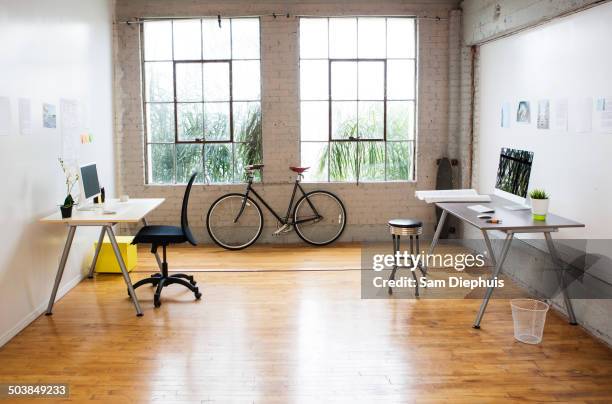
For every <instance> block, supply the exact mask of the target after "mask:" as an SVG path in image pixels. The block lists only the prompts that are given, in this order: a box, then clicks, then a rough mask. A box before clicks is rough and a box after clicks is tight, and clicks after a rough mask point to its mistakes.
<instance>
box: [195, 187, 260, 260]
mask: <svg viewBox="0 0 612 404" xmlns="http://www.w3.org/2000/svg"><path fill="white" fill-rule="evenodd" d="M244 198H245V196H244V195H243V194H227V195H223V196H222V197H221V198H219V199H217V200H216V201H215V202H214V203H213V204H212V205H211V207H210V209H209V210H208V215H207V216H206V228H207V229H208V234H209V235H210V238H212V240H213V241H214V242H215V244H217V245H218V246H220V247H223V248H225V249H228V250H241V249H243V248H246V247H248V246H250V245H251V244H253V243H254V242H255V241H256V240H257V239H258V238H259V236H260V234H261V231H262V230H263V214H262V213H261V208H260V207H259V206H258V205H257V203H255V201H254V200H252V199H251V198H249V197H247V201H246V204H245V205H244V210H243V211H242V213H240V209H241V208H242V204H243V202H244Z"/></svg>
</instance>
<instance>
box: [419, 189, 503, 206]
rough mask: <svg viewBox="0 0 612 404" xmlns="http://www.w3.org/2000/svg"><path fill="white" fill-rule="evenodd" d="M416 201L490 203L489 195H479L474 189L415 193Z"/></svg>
mask: <svg viewBox="0 0 612 404" xmlns="http://www.w3.org/2000/svg"><path fill="white" fill-rule="evenodd" d="M414 195H415V196H416V197H417V199H419V200H422V201H425V202H427V203H436V202H490V201H491V197H490V196H489V195H479V194H478V192H476V190H475V189H445V190H436V191H416V192H415V193H414Z"/></svg>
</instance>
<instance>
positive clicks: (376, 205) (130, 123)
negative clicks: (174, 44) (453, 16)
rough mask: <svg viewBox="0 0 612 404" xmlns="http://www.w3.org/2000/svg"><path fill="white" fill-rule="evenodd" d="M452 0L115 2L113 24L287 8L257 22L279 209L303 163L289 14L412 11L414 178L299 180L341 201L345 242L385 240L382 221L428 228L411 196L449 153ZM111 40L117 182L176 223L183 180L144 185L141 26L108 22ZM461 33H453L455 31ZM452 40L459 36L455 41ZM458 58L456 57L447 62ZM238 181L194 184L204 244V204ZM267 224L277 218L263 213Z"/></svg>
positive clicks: (267, 190) (268, 186) (266, 187)
mask: <svg viewBox="0 0 612 404" xmlns="http://www.w3.org/2000/svg"><path fill="white" fill-rule="evenodd" d="M451 3H454V2H452V1H451V2H445V1H434V2H431V3H429V4H424V3H423V2H414V3H413V2H410V1H399V0H393V1H391V0H384V1H379V2H370V1H363V0H361V1H351V2H345V1H341V0H336V1H330V2H323V1H301V2H280V1H269V2H247V1H242V0H241V1H231V2H222V1H215V2H201V1H179V0H157V1H154V0H129V1H128V0H117V6H116V7H117V9H116V16H117V17H116V18H117V20H118V21H121V20H126V19H130V18H133V17H153V16H164V17H171V16H214V15H217V14H218V13H221V15H222V16H245V15H258V14H271V13H272V12H275V13H277V14H284V13H287V12H289V13H290V14H291V15H292V17H290V18H286V17H284V16H282V17H280V16H279V17H277V18H273V17H272V16H265V17H262V19H261V45H262V47H261V56H262V70H261V72H262V73H261V74H262V112H263V121H262V125H263V147H264V164H265V165H266V168H265V172H264V174H265V183H264V184H262V185H258V186H257V187H258V188H257V190H258V192H259V190H260V189H261V190H262V192H261V195H262V196H264V197H265V198H266V200H267V201H268V202H269V203H270V204H271V206H272V207H274V208H275V209H278V210H279V211H284V210H285V209H286V204H287V202H288V198H289V197H290V191H291V186H292V184H291V182H292V180H293V176H292V175H291V174H292V173H291V172H290V171H289V170H288V168H287V167H288V166H289V165H297V164H299V161H300V142H299V139H300V133H299V127H300V122H299V103H298V91H299V72H298V57H299V53H298V52H299V49H298V35H297V33H298V18H296V17H294V16H295V15H321V16H337V15H416V16H421V17H425V16H427V17H435V16H439V17H441V19H440V20H437V19H435V18H422V19H419V24H418V25H419V71H418V75H419V83H418V89H419V90H418V143H417V182H416V183H362V184H360V185H358V186H357V185H355V184H305V186H304V187H305V189H307V190H311V189H315V188H320V189H326V190H329V191H332V192H334V193H336V194H337V195H338V196H339V197H340V198H341V199H342V200H343V202H344V203H345V205H346V208H347V212H348V225H347V229H346V231H345V233H344V235H343V237H342V240H345V241H349V240H372V239H381V238H386V237H387V232H386V226H385V224H386V222H387V220H389V219H390V218H393V217H415V218H419V219H422V220H423V221H424V222H425V223H426V228H425V232H426V233H432V232H433V226H434V224H433V222H434V212H433V208H432V207H430V206H427V205H425V204H423V203H421V202H418V201H416V200H415V198H414V191H415V190H416V189H429V188H432V187H434V185H435V173H436V159H437V158H439V157H442V156H445V155H447V151H448V144H449V142H448V137H449V121H448V119H449V118H448V116H449V21H448V12H449V10H450V9H451V8H452V5H451ZM115 30H116V31H115V43H116V52H115V53H116V57H115V61H116V66H115V70H116V73H115V75H116V82H115V89H116V92H115V93H116V100H115V109H116V127H115V131H116V142H117V157H118V158H117V173H118V178H117V185H118V189H119V190H120V191H119V192H120V193H127V194H129V195H130V196H131V197H164V198H166V202H165V203H164V204H163V205H162V206H161V207H160V208H159V209H157V210H156V211H155V212H154V214H153V215H152V216H151V218H150V222H151V223H167V224H178V221H179V214H180V203H181V200H182V197H183V191H184V187H183V186H160V185H146V184H145V167H144V164H145V163H144V152H145V148H144V140H143V139H144V134H143V116H142V99H141V98H142V97H141V95H142V90H141V80H140V73H141V72H140V69H141V64H140V50H139V27H138V25H126V24H120V23H118V24H115ZM454 35H455V36H458V35H459V32H457V33H456V34H454ZM453 40H454V41H456V38H454V39H453ZM453 63H454V64H456V63H457V60H456V59H454V60H453ZM242 188H243V186H241V185H223V186H217V185H196V186H194V189H193V191H192V194H191V195H192V196H191V200H190V209H189V210H190V224H191V225H192V226H193V227H194V231H195V233H196V235H197V237H198V238H199V239H200V240H201V241H204V242H209V238H208V235H207V234H205V233H206V232H205V230H204V216H205V214H206V212H207V210H208V208H209V206H210V204H211V203H212V202H213V201H214V200H215V199H216V198H218V197H219V196H220V195H222V194H223V193H226V192H230V191H232V192H235V191H238V190H241V189H242ZM265 220H266V225H267V226H270V227H273V226H275V222H274V220H273V217H272V216H271V215H268V214H266V217H265ZM270 233H271V229H264V232H263V234H262V238H261V241H270V240H273V241H275V242H283V241H286V242H293V241H297V240H298V239H297V237H296V236H295V235H289V236H283V237H281V238H274V239H272V238H271V237H270Z"/></svg>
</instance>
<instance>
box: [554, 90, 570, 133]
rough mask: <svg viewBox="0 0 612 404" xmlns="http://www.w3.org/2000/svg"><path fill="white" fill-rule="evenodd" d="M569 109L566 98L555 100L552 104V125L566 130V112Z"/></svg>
mask: <svg viewBox="0 0 612 404" xmlns="http://www.w3.org/2000/svg"><path fill="white" fill-rule="evenodd" d="M568 110H569V106H568V101H567V98H563V99H560V100H557V101H555V103H554V104H553V127H554V128H555V129H557V130H562V131H564V132H567V113H568Z"/></svg>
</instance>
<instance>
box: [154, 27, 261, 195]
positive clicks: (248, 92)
mask: <svg viewBox="0 0 612 404" xmlns="http://www.w3.org/2000/svg"><path fill="white" fill-rule="evenodd" d="M142 36H143V44H144V47H143V73H144V74H143V76H144V111H145V117H146V119H145V122H146V139H147V163H148V164H147V178H148V182H149V183H156V184H173V183H185V182H187V181H188V179H189V177H190V175H191V173H192V172H194V171H195V170H197V171H199V172H200V173H202V174H201V175H200V177H199V178H198V181H200V182H203V181H205V182H207V183H232V182H240V181H243V180H244V169H243V167H244V166H245V165H247V164H253V163H261V160H262V141H261V102H260V100H261V94H260V92H261V91H260V52H259V19H257V18H232V19H222V20H221V21H220V22H219V20H217V18H210V19H209V18H204V19H189V20H187V19H182V20H160V21H145V22H144V24H143V28H142Z"/></svg>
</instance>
